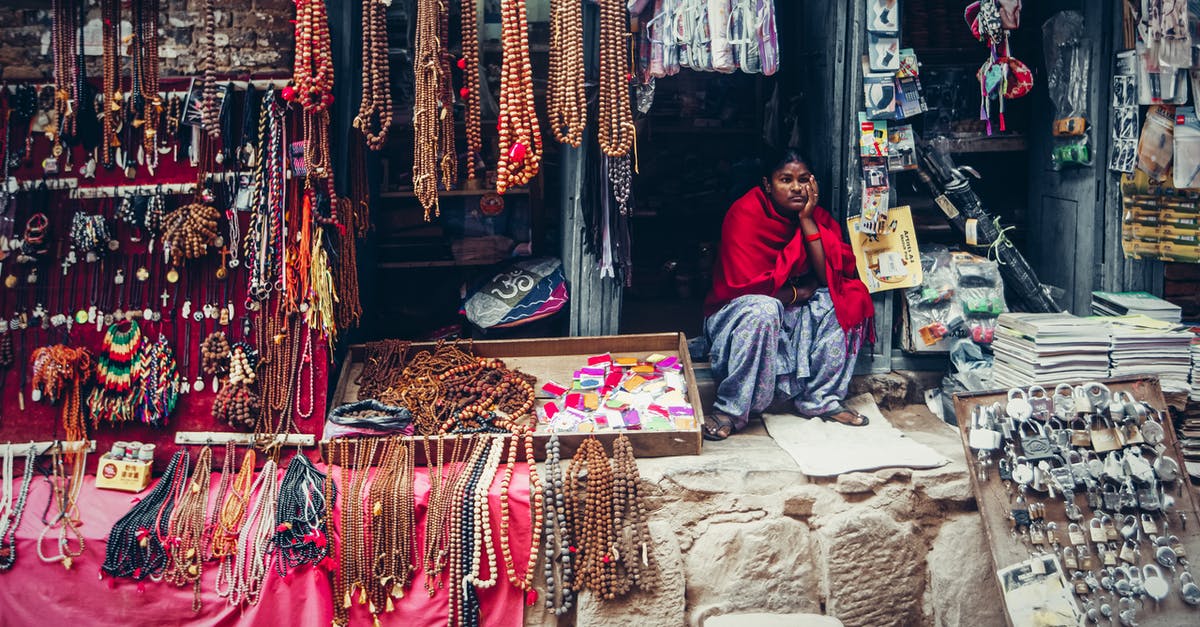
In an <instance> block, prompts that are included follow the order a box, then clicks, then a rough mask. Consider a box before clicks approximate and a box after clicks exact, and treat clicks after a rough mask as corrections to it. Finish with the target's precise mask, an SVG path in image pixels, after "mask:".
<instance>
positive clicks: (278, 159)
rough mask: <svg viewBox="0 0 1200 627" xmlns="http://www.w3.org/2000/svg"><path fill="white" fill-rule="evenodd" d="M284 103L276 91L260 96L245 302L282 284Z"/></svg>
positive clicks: (259, 299)
mask: <svg viewBox="0 0 1200 627" xmlns="http://www.w3.org/2000/svg"><path fill="white" fill-rule="evenodd" d="M285 111H286V108H285V106H284V103H281V102H279V101H278V99H277V97H276V94H275V91H274V90H271V91H268V92H267V95H266V96H265V97H264V98H263V102H262V111H261V113H260V114H259V121H258V140H259V154H260V155H262V157H261V158H260V159H259V160H258V162H257V164H256V167H255V173H254V187H253V188H252V190H251V210H252V213H251V215H250V225H249V230H248V231H247V233H246V239H245V256H246V263H247V264H248V266H249V268H250V276H249V280H248V281H247V284H246V306H247V307H251V306H256V305H258V304H260V303H264V302H266V300H267V298H269V297H270V294H271V291H272V290H277V289H279V288H280V287H281V285H282V284H281V283H279V282H278V279H279V278H280V276H281V275H280V266H281V263H282V260H283V256H282V255H283V250H284V225H283V195H284V186H285V185H286V181H285V180H284V174H283V160H284V154H283V116H284V113H285Z"/></svg>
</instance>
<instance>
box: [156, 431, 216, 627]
mask: <svg viewBox="0 0 1200 627" xmlns="http://www.w3.org/2000/svg"><path fill="white" fill-rule="evenodd" d="M211 481H212V448H211V447H207V446H206V447H204V449H203V450H201V451H200V455H199V456H198V457H197V459H196V466H195V468H194V469H193V470H192V478H191V480H190V481H189V482H188V484H187V486H186V488H185V489H184V491H183V495H182V496H181V497H180V498H179V503H178V504H177V505H176V506H175V508H174V509H173V510H172V511H171V518H170V522H169V523H168V525H167V533H168V534H169V538H168V539H169V542H170V545H171V547H172V548H171V550H170V563H169V564H168V565H167V570H166V571H165V572H164V573H163V577H164V578H165V579H166V580H167V581H168V582H171V583H174V584H175V585H177V586H185V585H187V584H189V583H190V584H192V611H193V612H199V611H200V606H201V604H200V575H201V574H202V572H203V570H204V528H205V521H204V519H205V509H206V508H207V507H208V491H209V485H210V482H211Z"/></svg>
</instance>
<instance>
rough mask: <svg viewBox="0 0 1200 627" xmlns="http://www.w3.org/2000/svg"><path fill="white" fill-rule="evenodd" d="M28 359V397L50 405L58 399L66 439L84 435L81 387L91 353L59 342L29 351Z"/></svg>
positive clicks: (89, 367)
mask: <svg viewBox="0 0 1200 627" xmlns="http://www.w3.org/2000/svg"><path fill="white" fill-rule="evenodd" d="M22 337H23V336H22ZM30 362H31V363H32V364H33V368H32V370H33V378H32V381H31V382H32V385H33V392H32V393H31V394H30V398H32V399H33V400H34V401H38V400H42V399H44V400H46V401H47V402H49V403H51V404H53V403H56V402H58V401H59V400H61V401H62V412H61V414H62V426H63V435H64V436H65V437H66V439H67V440H68V441H78V440H82V439H84V438H85V437H87V421H86V419H85V417H84V412H83V402H82V401H83V392H82V387H83V386H84V385H86V384H87V383H88V381H89V380H90V378H91V373H92V354H91V352H90V351H88V350H87V349H86V348H71V347H69V346H64V345H62V344H55V345H53V346H39V347H38V348H35V349H33V351H32V352H31V353H30ZM22 387H24V386H23V385H22Z"/></svg>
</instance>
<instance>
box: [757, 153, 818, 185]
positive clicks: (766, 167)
mask: <svg viewBox="0 0 1200 627" xmlns="http://www.w3.org/2000/svg"><path fill="white" fill-rule="evenodd" d="M789 163H803V164H804V165H806V166H809V167H810V168H811V167H812V166H811V165H810V164H809V162H808V159H806V158H805V157H804V155H802V154H800V150H799V149H798V148H783V149H775V150H772V151H771V152H769V153H767V155H766V158H765V159H763V162H762V164H763V168H762V175H763V178H765V179H767V180H768V181H769V180H771V177H773V176H775V173H776V172H778V171H779V170H781V169H782V168H783V166H785V165H787V164H789Z"/></svg>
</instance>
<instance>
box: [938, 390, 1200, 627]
mask: <svg viewBox="0 0 1200 627" xmlns="http://www.w3.org/2000/svg"><path fill="white" fill-rule="evenodd" d="M1100 382H1101V383H1104V384H1105V385H1106V386H1108V388H1109V389H1110V390H1112V391H1113V392H1117V391H1128V392H1132V393H1133V396H1134V398H1136V399H1137V400H1139V401H1146V402H1148V403H1150V405H1151V406H1153V407H1155V408H1157V409H1162V410H1163V412H1164V413H1163V428H1164V430H1165V431H1166V439H1165V440H1164V442H1163V444H1164V445H1165V446H1166V447H1167V448H1166V451H1165V454H1167V455H1170V456H1171V457H1173V458H1174V459H1175V461H1176V462H1179V464H1180V466H1179V467H1180V469H1182V468H1183V464H1182V455H1181V454H1180V449H1179V442H1178V440H1177V439H1176V437H1175V429H1174V426H1173V425H1172V423H1171V418H1170V415H1169V409H1168V408H1167V407H1166V403H1165V402H1164V400H1163V394H1162V388H1161V387H1160V386H1159V382H1158V378H1157V377H1146V376H1129V377H1120V378H1115V379H1104V380H1101V381H1100ZM1053 389H1054V386H1050V387H1048V388H1047V390H1053ZM1007 400H1008V393H1007V392H1006V391H1002V390H997V391H993V392H970V393H965V394H955V395H954V412H955V415H957V416H959V420H958V428H959V433H960V435H961V436H962V445H963V451H964V452H965V453H966V456H967V465H968V466H969V467H970V470H969V474H970V475H971V486H972V488H973V489H974V491H975V499H976V501H977V503H978V505H979V514H980V516H982V517H983V528H984V532H985V534H986V536H987V541H988V545H989V546H990V547H991V553H992V565H993V568H992V571H993V572H995V571H996V570H999V569H1001V568H1007V567H1009V566H1011V565H1013V564H1017V563H1019V562H1023V561H1025V560H1028V559H1029V558H1030V557H1031V555H1030V552H1029V549H1027V548H1026V546H1025V545H1024V544H1023V543H1022V542H1021V541H1020V540H1018V539H1017V538H1016V537H1014V536H1013V534H1012V533H1011V532H1010V531H1011V529H1012V524H1011V522H1010V519H1009V515H1010V512H1011V507H1010V503H1011V501H1010V500H1009V496H1008V492H1007V491H1006V490H1005V488H1004V484H1003V482H1002V481H1001V480H1000V477H999V475H998V473H997V471H996V468H995V466H993V467H992V468H990V469H989V472H988V478H987V481H986V482H983V481H980V480H979V475H978V473H977V465H976V462H975V459H976V458H975V453H974V452H973V451H972V450H971V447H970V445H969V444H968V427H969V425H970V422H971V421H970V416H971V410H973V409H974V408H975V407H976V406H978V405H990V404H991V403H995V402H1000V403H1004V402H1006V401H1007ZM1167 493H1168V494H1170V495H1171V496H1174V497H1175V508H1174V511H1175V512H1182V513H1185V514H1186V515H1187V526H1186V527H1185V528H1182V529H1181V528H1180V524H1179V518H1178V516H1177V515H1173V516H1171V517H1170V519H1169V522H1170V524H1171V528H1170V530H1169V532H1168V535H1175V536H1179V539H1180V540H1181V541H1182V542H1183V544H1184V547H1185V549H1186V551H1187V555H1188V560H1189V562H1191V564H1192V566H1191V568H1190V569H1191V572H1192V575H1193V576H1197V575H1200V566H1197V565H1196V564H1197V561H1198V559H1200V518H1198V517H1197V512H1198V511H1200V509H1198V508H1197V506H1196V505H1197V504H1196V498H1195V495H1194V492H1193V490H1191V489H1190V485H1189V484H1188V479H1187V474H1186V473H1183V478H1181V479H1180V480H1179V481H1177V482H1176V486H1173V487H1171V488H1168V491H1167ZM1030 494H1031V495H1032V496H1033V497H1034V498H1031V499H1030V500H1031V501H1038V500H1040V499H1038V498H1036V497H1037V496H1038V495H1037V493H1032V492H1031V493H1030ZM1076 498H1077V502H1078V503H1080V504H1081V507H1084V505H1083V496H1081V495H1077V497H1076ZM1043 502H1045V503H1046V520H1047V521H1054V522H1057V523H1058V527H1059V531H1058V535H1059V538H1060V541H1065V540H1066V533H1067V523H1068V522H1070V521H1068V520H1067V518H1066V512H1065V511H1064V507H1063V505H1062V501H1061V500H1057V499H1054V500H1051V499H1046V500H1045V501H1043ZM1084 511H1085V513H1086V512H1087V511H1088V510H1087V509H1085V510H1084ZM1083 522H1084V528H1085V533H1086V522H1087V521H1086V519H1085V520H1084V521H1083ZM1142 543H1143V544H1145V540H1143V542H1142ZM1088 544H1089V546H1090V547H1091V548H1092V554H1093V556H1094V555H1095V548H1094V546H1091V545H1092V543H1091V542H1089V543H1088ZM963 557H964V558H967V559H969V558H970V557H969V556H963ZM1118 563H1120V562H1118ZM1137 563H1138V565H1139V567H1140V566H1141V565H1144V564H1147V563H1156V562H1154V557H1153V555H1149V554H1148V551H1147V550H1146V549H1145V546H1143V547H1142V549H1141V555H1140V558H1139V560H1138V562H1137ZM1175 568H1176V571H1175V572H1174V573H1171V572H1170V571H1167V570H1166V569H1163V575H1164V576H1165V577H1167V578H1168V579H1169V581H1170V582H1171V591H1170V593H1169V595H1168V596H1167V598H1166V600H1164V601H1163V602H1162V603H1159V604H1157V605H1158V606H1157V608H1156V607H1155V603H1154V602H1153V601H1152V600H1150V599H1148V598H1146V599H1144V600H1143V601H1144V604H1145V605H1144V608H1143V609H1142V610H1141V611H1139V612H1138V616H1137V621H1138V624H1139V625H1144V626H1147V627H1150V626H1154V625H1172V626H1174V625H1196V624H1200V609H1197V608H1193V607H1191V606H1189V605H1187V604H1185V603H1184V602H1183V600H1182V599H1181V598H1180V597H1179V590H1178V577H1179V574H1180V573H1181V572H1182V568H1183V567H1182V566H1180V565H1177V566H1176V567H1175ZM1000 583H1001V582H1000V580H999V579H998V578H997V580H996V584H997V586H1000ZM1068 583H1069V582H1068ZM1101 594H1103V595H1105V596H1107V597H1108V598H1109V599H1110V600H1111V603H1112V604H1113V607H1114V608H1115V607H1116V601H1115V598H1116V596H1115V595H1114V594H1113V593H1109V592H1107V591H1102V592H1101ZM1077 599H1078V598H1077ZM1001 600H1004V594H1003V587H1001ZM1079 606H1080V608H1083V604H1082V603H1080V604H1079ZM1004 616H1005V620H1006V621H1007V622H1008V624H1009V625H1012V624H1013V623H1012V621H1011V620H1010V619H1009V612H1008V611H1007V607H1006V608H1005V612H1004ZM1113 617H1114V619H1115V618H1116V615H1115V614H1114V616H1113ZM1101 620H1102V621H1103V619H1101ZM1102 624H1103V622H1102ZM1113 624H1117V623H1113Z"/></svg>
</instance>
